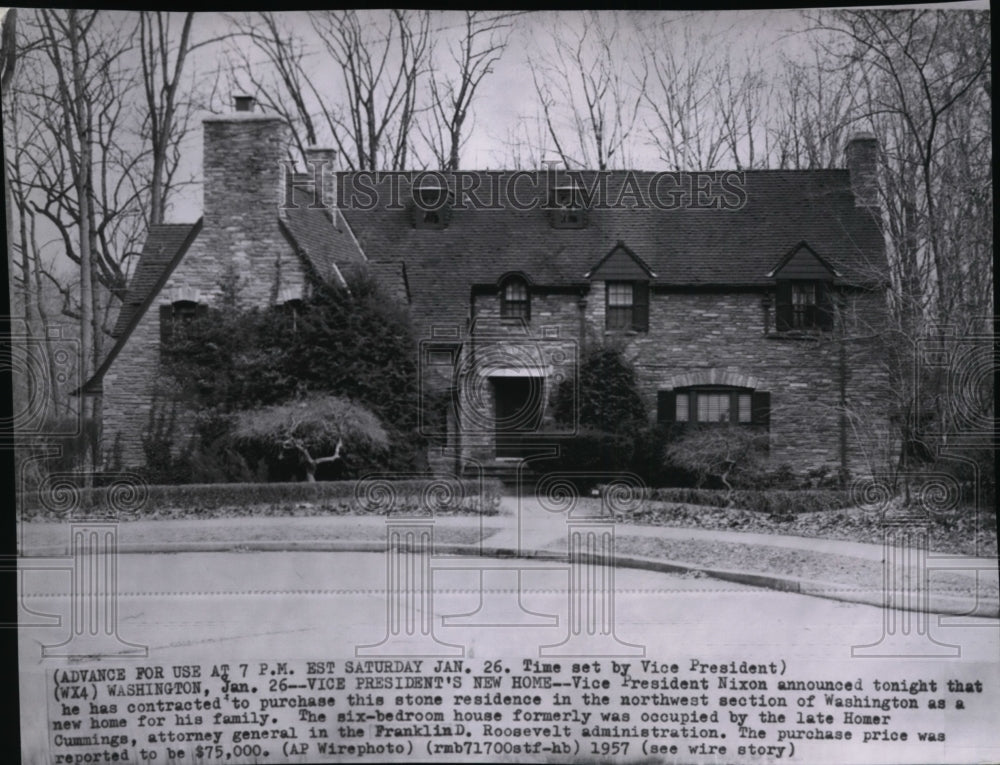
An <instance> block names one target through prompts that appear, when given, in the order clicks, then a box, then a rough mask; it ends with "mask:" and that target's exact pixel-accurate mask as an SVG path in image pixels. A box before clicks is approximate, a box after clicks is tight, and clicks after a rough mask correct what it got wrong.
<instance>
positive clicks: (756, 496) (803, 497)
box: [649, 488, 853, 517]
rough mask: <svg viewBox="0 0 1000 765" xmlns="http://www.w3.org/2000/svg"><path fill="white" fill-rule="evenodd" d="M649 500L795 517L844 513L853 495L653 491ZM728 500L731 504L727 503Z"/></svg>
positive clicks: (831, 492) (824, 491) (816, 491)
mask: <svg viewBox="0 0 1000 765" xmlns="http://www.w3.org/2000/svg"><path fill="white" fill-rule="evenodd" d="M649 498H650V499H652V500H654V501H657V502H678V503H685V504H689V505H707V506H711V507H738V508H740V509H743V510H752V511H754V512H759V513H768V514H770V515H773V516H776V517H787V516H794V515H797V514H799V513H810V512H815V511H817V510H842V509H844V508H847V507H851V506H852V504H853V503H852V501H851V495H850V492H847V491H838V490H833V489H811V490H798V491H794V490H777V489H771V490H768V491H760V490H756V489H736V490H734V491H731V492H729V491H725V490H722V489H683V488H682V489H653V490H651V491H650V493H649ZM727 500H728V501H727Z"/></svg>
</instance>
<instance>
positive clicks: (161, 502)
mask: <svg viewBox="0 0 1000 765" xmlns="http://www.w3.org/2000/svg"><path fill="white" fill-rule="evenodd" d="M133 492H134V493H133ZM500 494H501V484H500V482H499V481H497V480H495V479H488V480H486V481H483V483H482V484H481V485H480V483H479V482H478V481H475V480H464V479H463V480H458V479H453V478H440V479H413V480H398V481H397V480H382V479H376V480H362V481H328V482H317V483H237V484H220V483H214V484H178V485H168V486H135V485H134V484H126V483H118V484H112V485H111V486H106V487H98V488H90V489H85V488H81V487H73V486H71V485H64V486H62V487H60V490H59V493H57V492H56V491H52V492H49V493H48V494H46V495H45V496H42V495H40V493H39V492H28V493H25V494H23V495H21V496H20V497H19V501H20V503H21V507H22V512H23V514H24V516H25V517H68V516H69V515H70V513H71V512H80V513H81V514H108V513H113V512H114V511H118V513H119V514H120V516H121V517H125V518H142V517H144V516H151V515H155V514H178V515H181V516H183V517H212V516H220V515H221V516H226V515H251V514H252V515H283V514H287V515H291V514H293V512H292V511H293V510H296V509H297V506H302V505H306V506H308V507H307V508H306V509H309V510H311V511H314V512H315V514H317V515H385V514H388V515H396V514H400V515H430V514H431V512H433V513H434V514H438V515H467V514H482V515H496V514H497V512H498V508H499V503H500ZM178 511H180V512H178Z"/></svg>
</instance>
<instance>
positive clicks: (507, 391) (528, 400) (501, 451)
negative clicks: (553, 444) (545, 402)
mask: <svg viewBox="0 0 1000 765" xmlns="http://www.w3.org/2000/svg"><path fill="white" fill-rule="evenodd" d="M493 392H494V401H495V404H496V408H495V415H496V416H495V420H494V422H495V423H496V454H497V457H520V456H523V454H524V452H525V449H526V448H527V446H528V441H530V437H529V436H528V434H531V433H534V432H536V431H537V429H538V426H539V424H540V422H541V418H542V379H541V378H540V377H495V378H493Z"/></svg>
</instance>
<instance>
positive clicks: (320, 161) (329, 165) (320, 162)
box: [305, 146, 337, 212]
mask: <svg viewBox="0 0 1000 765" xmlns="http://www.w3.org/2000/svg"><path fill="white" fill-rule="evenodd" d="M313 166H315V167H316V168H317V171H318V172H322V179H323V181H322V182H323V194H322V200H323V204H324V205H326V206H327V209H329V210H331V212H332V210H333V208H334V207H335V206H336V204H337V194H336V180H335V178H334V173H335V172H336V170H337V150H336V149H334V148H333V147H331V146H307V147H306V171H305V174H306V175H307V176H309V177H310V178H313Z"/></svg>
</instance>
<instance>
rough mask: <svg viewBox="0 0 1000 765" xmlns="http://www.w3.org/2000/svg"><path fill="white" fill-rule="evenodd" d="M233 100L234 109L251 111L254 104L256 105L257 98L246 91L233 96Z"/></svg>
mask: <svg viewBox="0 0 1000 765" xmlns="http://www.w3.org/2000/svg"><path fill="white" fill-rule="evenodd" d="M233 101H234V102H235V103H236V111H238V112H252V111H253V110H254V106H256V105H257V99H256V98H254V97H253V96H251V95H247V94H246V93H240V94H239V95H236V96H233Z"/></svg>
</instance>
